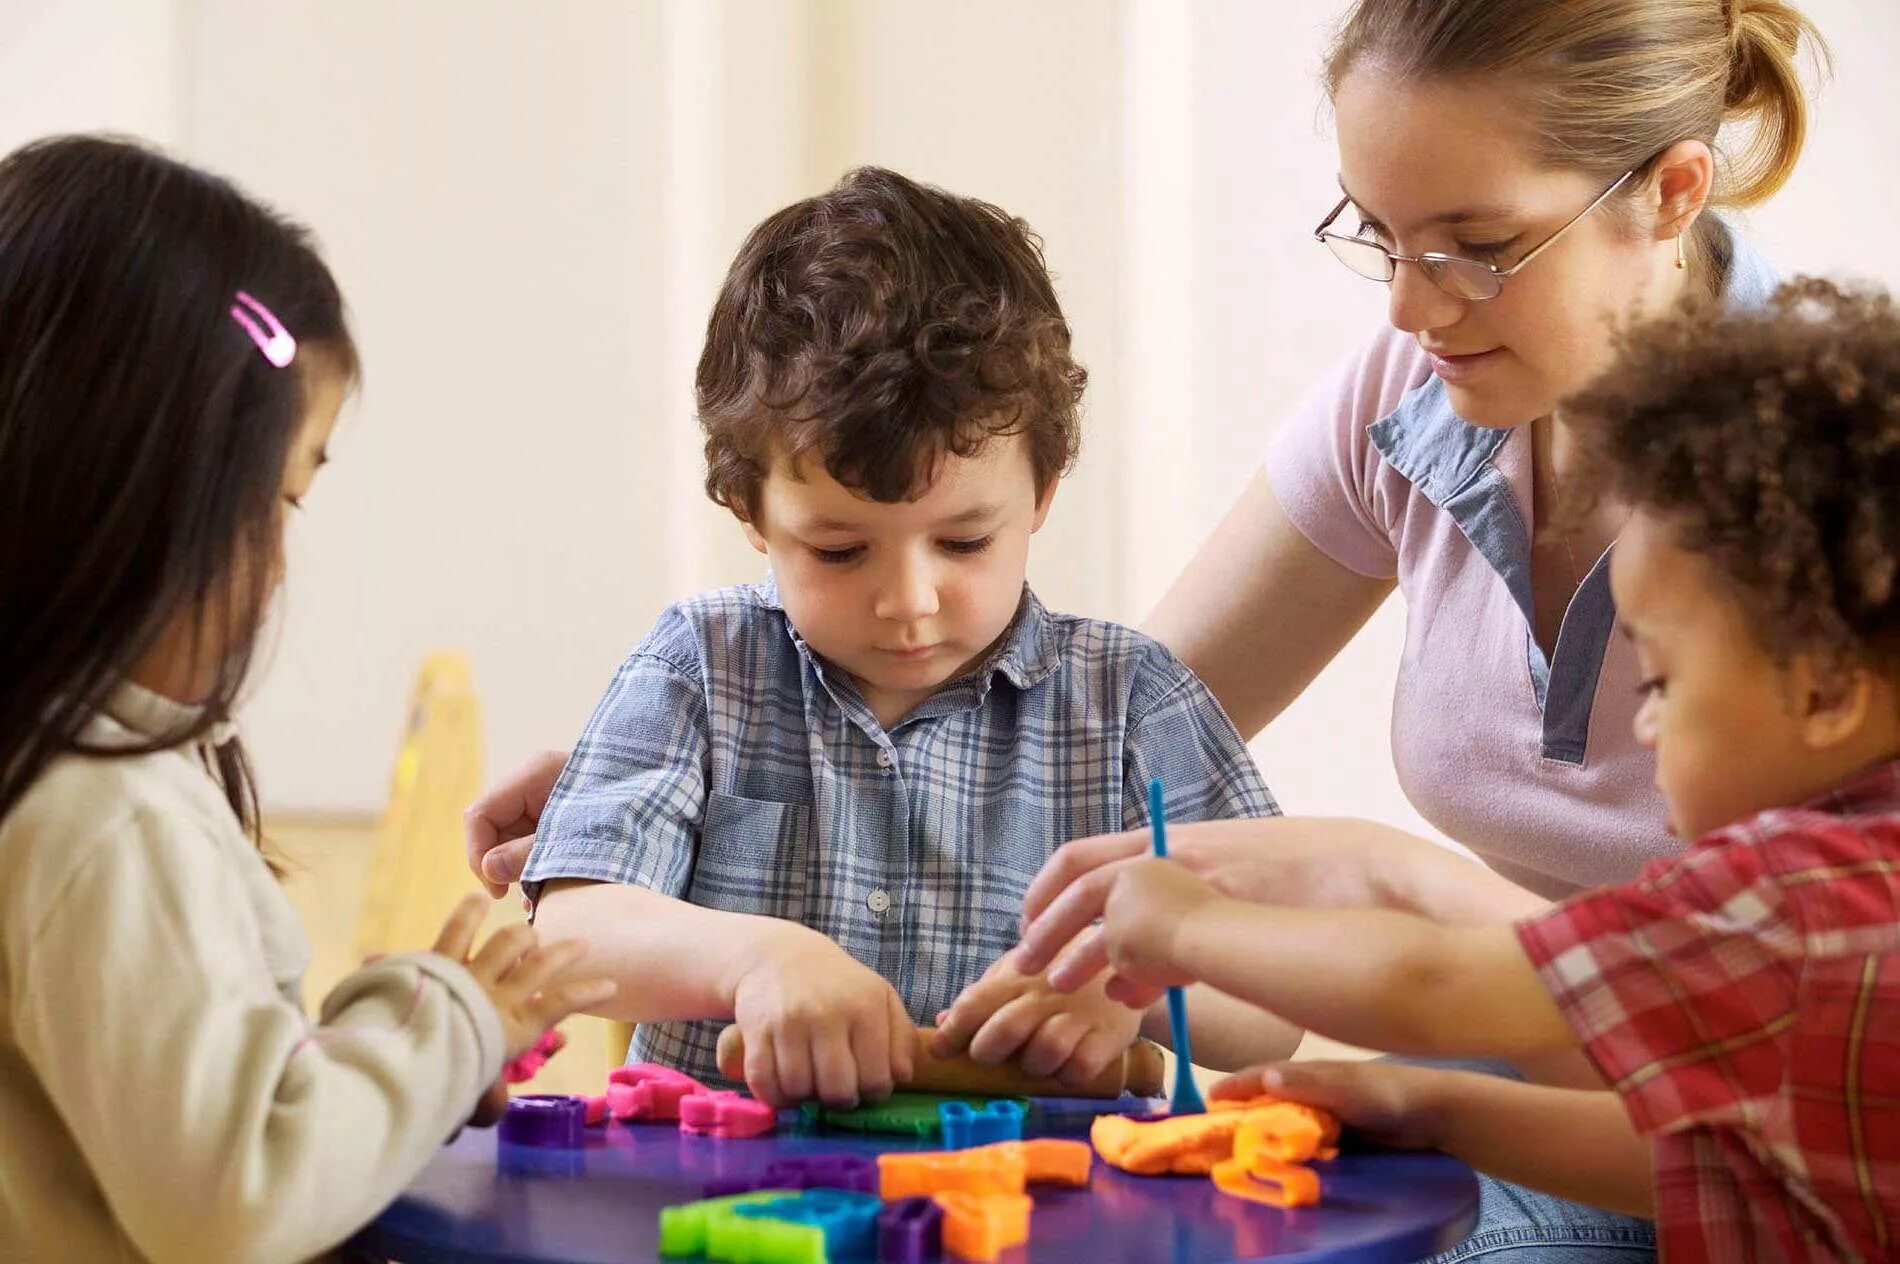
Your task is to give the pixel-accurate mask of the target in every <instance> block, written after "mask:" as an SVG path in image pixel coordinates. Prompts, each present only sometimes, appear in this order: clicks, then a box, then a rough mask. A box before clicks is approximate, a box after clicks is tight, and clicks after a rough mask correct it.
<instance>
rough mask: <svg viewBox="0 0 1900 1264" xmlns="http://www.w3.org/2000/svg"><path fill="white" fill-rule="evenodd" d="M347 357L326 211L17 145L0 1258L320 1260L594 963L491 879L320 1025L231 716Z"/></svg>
mask: <svg viewBox="0 0 1900 1264" xmlns="http://www.w3.org/2000/svg"><path fill="white" fill-rule="evenodd" d="M356 372H357V358H356V348H355V345H354V343H353V342H352V341H351V338H350V333H349V328H348V325H347V323H346V321H345V317H344V310H343V301H342V297H341V295H340V294H339V293H338V291H337V287H336V282H335V281H334V280H333V279H332V277H331V275H330V272H329V270H328V268H327V267H325V265H324V263H323V261H322V260H321V259H320V258H319V257H318V255H317V254H316V252H315V250H314V249H313V248H312V246H311V243H310V240H309V238H308V236H307V234H305V233H304V231H303V230H301V229H300V228H298V227H296V226H294V225H292V224H290V223H288V222H286V221H285V220H283V219H282V218H280V217H278V216H277V215H275V214H273V213H272V212H271V211H269V210H267V209H266V208H264V207H262V206H260V205H259V204H257V203H256V202H254V201H252V200H251V199H249V198H248V197H246V196H245V195H244V194H242V193H241V192H239V191H238V190H237V189H235V188H233V187H232V186H231V185H230V184H229V183H227V182H225V181H224V180H221V179H219V178H217V177H214V176H211V175H208V174H206V173H204V172H201V171H197V170H194V169H193V168H191V167H188V166H185V165H183V164H181V163H177V162H173V161H171V160H169V159H167V158H165V157H162V156H160V155H159V154H156V153H154V152H152V151H150V150H148V149H146V148H143V147H141V146H139V145H136V144H132V143H127V142H122V141H116V140H109V139H101V138H92V137H61V138H54V139H50V140H45V141H41V142H38V143H36V144H32V145H29V146H27V147H25V148H23V149H21V150H19V151H17V152H15V153H14V154H12V155H11V156H9V157H7V158H6V159H5V160H4V161H0V872H4V873H5V875H6V881H5V883H4V884H0V1257H4V1258H7V1259H126V1258H148V1259H153V1260H163V1259H192V1260H206V1259H242V1260H247V1261H248V1260H280V1259H301V1258H305V1257H308V1256H311V1255H314V1254H317V1253H319V1252H322V1251H324V1250H326V1249H328V1248H330V1247H333V1246H335V1245H336V1244H337V1243H339V1242H341V1241H342V1240H343V1239H345V1238H347V1237H348V1236H349V1235H350V1234H351V1233H352V1232H354V1231H355V1230H356V1229H358V1228H359V1227H361V1226H362V1225H363V1224H364V1223H365V1222H366V1221H367V1220H369V1218H370V1217H371V1216H373V1215H374V1214H375V1213H376V1212H377V1211H378V1210H379V1209H380V1208H381V1207H382V1206H383V1205H384V1204H385V1203H386V1202H388V1200H389V1199H390V1198H391V1197H393V1196H394V1195H395V1194H396V1193H397V1192H398V1191H399V1190H400V1189H401V1188H402V1187H403V1185H404V1184H406V1183H407V1182H408V1181H409V1180H410V1179H411V1178H413V1176H414V1175H415V1174H416V1172H418V1171H419V1170H420V1169H421V1167H422V1165H423V1164H424V1163H425V1162H426V1161H427V1160H428V1158H429V1156H430V1154H431V1152H432V1151H433V1150H434V1149H435V1147H436V1146H438V1145H439V1144H441V1142H442V1141H443V1140H444V1139H445V1138H447V1137H448V1136H449V1135H450V1134H452V1133H453V1132H454V1131H455V1129H456V1127H457V1126H458V1125H460V1124H461V1123H462V1122H464V1121H465V1120H467V1119H468V1118H469V1116H470V1112H471V1110H472V1109H473V1108H474V1107H475V1105H476V1102H477V1098H478V1097H479V1096H481V1095H482V1092H483V1089H484V1088H485V1086H489V1085H491V1084H493V1083H494V1081H495V1080H496V1077H497V1074H498V1072H499V1071H500V1068H501V1065H502V1062H503V1061H504V1060H505V1059H507V1058H510V1057H513V1056H514V1055H516V1054H519V1053H521V1052H523V1051H525V1050H526V1049H528V1048H530V1047H531V1046H532V1045H533V1044H534V1042H535V1040H536V1038H537V1037H539V1036H540V1035H541V1033H542V1032H543V1031H545V1030H546V1029H547V1028H548V1027H549V1026H550V1025H551V1024H553V1023H554V1022H556V1021H558V1020H559V1019H560V1018H562V1017H564V1016H565V1015H566V1014H567V1013H568V1012H570V1011H571V1010H573V1009H575V1008H577V1007H580V1006H586V1005H590V1004H595V1003H598V1002H599V1001H600V1000H602V999H604V997H605V996H606V995H607V994H608V993H610V992H611V990H612V988H611V985H610V984H598V983H592V982H577V983H570V984H566V985H563V986H559V987H550V988H547V989H546V990H542V984H543V983H545V982H546V981H548V980H549V979H550V978H552V977H553V976H554V975H555V974H556V973H557V972H560V971H561V970H563V969H565V968H566V967H568V966H571V965H572V964H573V963H574V961H575V959H576V958H577V957H578V956H579V948H578V946H576V945H570V944H547V945H542V944H537V942H536V939H535V936H534V933H533V932H532V931H531V930H530V929H528V928H527V927H516V928H510V929H509V930H506V931H503V932H501V933H500V934H498V935H496V936H494V937H493V938H492V939H490V940H489V941H488V942H487V944H485V945H484V946H483V947H482V948H481V949H480V950H479V951H478V952H472V951H471V950H472V949H473V947H474V945H473V940H474V936H475V932H476V929H477V927H478V926H479V924H480V920H481V914H482V912H483V904H484V902H483V901H481V900H480V898H479V897H475V898H474V899H473V900H472V901H470V902H465V903H464V905H463V906H462V907H460V908H459V909H458V910H457V911H456V913H455V914H454V915H453V916H452V917H451V918H450V920H449V922H448V924H447V925H446V926H445V927H444V928H443V931H442V934H441V936H440V938H439V939H438V941H437V943H436V946H435V949H436V950H435V951H434V952H430V953H413V954H403V955H400V956H391V957H385V958H382V959H380V960H378V961H376V962H374V963H372V964H371V965H369V966H367V967H365V968H364V969H362V970H359V971H357V972H356V973H355V974H352V975H350V976H349V977H348V978H346V979H345V980H344V981H343V982H342V983H341V984H340V985H339V986H338V987H337V989H336V990H335V991H334V992H332V993H331V994H330V996H329V997H328V998H327V999H326V1001H325V1003H324V1006H323V1016H322V1021H321V1022H318V1023H313V1022H311V1021H310V1020H309V1019H308V1018H307V1017H305V1015H304V1012H303V1008H302V1005H301V1000H300V976H301V974H302V972H303V969H304V967H305V966H306V965H307V964H308V962H309V956H310V952H309V947H308V944H307V943H306V941H305V939H304V937H303V934H302V932H301V929H300V928H299V927H298V925H297V922H296V918H295V915H294V913H293V912H292V910H291V907H290V904H289V902H288V901H287V900H286V899H285V897H284V894H283V892H282V890H281V889H280V888H279V886H278V885H277V882H276V881H275V878H274V876H273V874H272V873H271V871H270V869H269V868H268V867H267V865H266V864H265V862H264V860H263V858H262V856H261V855H260V853H259V850H258V847H257V845H256V844H257V840H258V836H259V834H258V820H257V807H256V802H257V800H256V795H255V792H254V790H253V787H252V781H251V776H250V772H249V769H248V766H247V765H246V762H245V759H244V754H243V750H242V748H241V746H240V745H239V744H238V742H237V740H236V738H235V736H234V735H233V732H232V728H231V711H232V707H233V704H234V702H235V700H236V699H237V697H238V696H239V694H240V692H241V690H242V689H243V687H244V684H245V681H246V679H247V678H248V676H249V674H250V669H251V665H252V662H253V659H254V655H255V649H256V645H257V641H258V638H259V634H260V629H261V628H262V626H263V624H264V620H265V613H266V610H267V608H268V606H269V603H270V600H271V597H272V594H273V593H274V591H275V590H276V588H277V587H278V585H279V583H280V582H281V580H282V577H283V553H282V543H283V531H284V523H285V519H286V516H287V515H288V514H289V513H290V512H291V511H293V510H295V509H297V508H299V507H300V506H301V504H302V501H303V498H304V496H305V494H306V493H308V491H309V490H310V486H311V483H312V481H313V480H314V479H315V477H316V473H317V470H318V468H319V467H320V466H321V465H322V464H323V463H324V460H325V456H324V449H325V445H326V442H327V440H328V438H329V434H330V430H331V428H332V426H333V425H334V424H335V421H336V415H337V411H338V408H339V406H340V405H341V403H342V400H343V397H344V395H345V394H346V393H347V391H348V389H349V388H350V386H351V385H352V383H353V382H354V380H355V377H356Z"/></svg>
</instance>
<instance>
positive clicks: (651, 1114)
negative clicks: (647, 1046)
mask: <svg viewBox="0 0 1900 1264" xmlns="http://www.w3.org/2000/svg"><path fill="white" fill-rule="evenodd" d="M706 1091H707V1090H706V1086H705V1085H703V1084H701V1083H700V1082H699V1081H698V1080H696V1079H694V1078H693V1077H692V1076H690V1075H687V1074H686V1073H685V1072H683V1071H675V1070H674V1069H673V1068H672V1067H665V1066H661V1065H659V1064H658V1063H656V1062H636V1063H635V1064H633V1065H632V1066H623V1067H615V1068H614V1069H613V1070H611V1071H609V1072H608V1073H607V1112H608V1113H609V1114H610V1115H612V1116H613V1117H614V1118H615V1119H620V1120H629V1119H678V1118H679V1117H680V1100H681V1099H682V1098H685V1097H690V1096H691V1095H692V1094H694V1093H704V1092H706Z"/></svg>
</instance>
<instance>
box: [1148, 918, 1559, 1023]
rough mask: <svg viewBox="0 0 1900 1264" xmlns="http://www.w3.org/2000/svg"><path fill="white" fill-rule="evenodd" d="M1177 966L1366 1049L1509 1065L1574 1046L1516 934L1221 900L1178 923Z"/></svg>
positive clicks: (1502, 928) (1419, 920)
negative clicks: (1484, 1058) (1493, 1059)
mask: <svg viewBox="0 0 1900 1264" xmlns="http://www.w3.org/2000/svg"><path fill="white" fill-rule="evenodd" d="M1174 958H1175V964H1176V965H1177V966H1178V967H1180V968H1181V969H1182V970H1183V971H1184V972H1185V973H1187V974H1189V975H1191V976H1193V977H1194V978H1196V979H1198V980H1200V981H1201V982H1203V983H1205V984H1207V985H1208V986H1210V987H1212V988H1215V989H1217V990H1219V991H1221V992H1225V993H1227V994H1228V995H1229V996H1232V997H1236V998H1238V999H1240V1000H1242V1001H1245V1002H1247V1003H1249V1004H1252V1005H1256V1006H1259V1007H1261V1008H1263V1009H1267V1010H1270V1011H1272V1012H1273V1013H1275V1014H1278V1015H1279V1016H1280V1017H1281V1018H1283V1019H1284V1020H1286V1022H1288V1023H1289V1024H1292V1025H1296V1026H1299V1027H1303V1028H1307V1029H1310V1030H1312V1031H1316V1032H1319V1033H1320V1034H1321V1035H1324V1036H1330V1037H1332V1038H1333V1039H1335V1040H1341V1041H1344V1042H1346V1043H1347V1044H1352V1045H1359V1046H1362V1047H1365V1048H1371V1049H1383V1050H1389V1051H1391V1052H1394V1053H1411V1054H1422V1055H1432V1056H1451V1055H1460V1054H1467V1055H1490V1056H1497V1057H1513V1056H1518V1055H1522V1054H1529V1053H1538V1052H1543V1051H1547V1050H1552V1049H1563V1048H1568V1047H1571V1046H1572V1045H1574V1044H1575V1037H1574V1036H1573V1035H1572V1034H1571V1031H1570V1028H1569V1025H1568V1024H1567V1023H1566V1022H1565V1021H1564V1019H1563V1016H1562V1015H1561V1014H1560V1013H1559V1012H1558V1011H1557V1008H1556V1006H1555V1004H1554V1003H1553V1002H1552V1001H1551V1000H1550V997H1549V994H1548V993H1547V992H1546V991H1545V990H1544V988H1543V985H1542V984H1541V982H1539V980H1538V978H1537V973H1536V971H1535V970H1534V969H1533V968H1532V967H1531V964H1530V962H1529V960H1528V959H1527V958H1526V957H1525V956H1524V955H1523V952H1522V951H1521V950H1520V949H1519V948H1518V947H1517V942H1516V939H1515V936H1514V935H1513V934H1512V932H1511V929H1510V928H1509V927H1508V926H1473V927H1460V926H1442V925H1438V924H1436V923H1433V922H1429V921H1426V920H1425V919H1423V918H1420V917H1416V916H1414V915H1411V914H1405V913H1396V912H1392V911H1390V910H1385V909H1337V910H1335V909H1294V908H1276V907H1269V906H1264V905H1258V904H1250V903H1246V902H1244V901H1237V900H1220V901H1217V902H1215V903H1213V904H1210V905H1208V906H1206V907H1205V908H1204V909H1203V910H1202V911H1201V912H1199V913H1197V914H1196V915H1195V916H1194V917H1192V918H1190V919H1188V920H1187V921H1186V922H1184V923H1183V924H1182V926H1181V927H1180V929H1179V930H1178V931H1177V932H1176V935H1175V940H1174Z"/></svg>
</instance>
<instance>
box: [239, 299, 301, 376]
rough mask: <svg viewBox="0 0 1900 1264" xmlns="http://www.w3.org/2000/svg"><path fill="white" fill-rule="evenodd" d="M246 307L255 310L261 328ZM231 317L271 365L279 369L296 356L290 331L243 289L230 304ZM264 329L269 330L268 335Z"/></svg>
mask: <svg viewBox="0 0 1900 1264" xmlns="http://www.w3.org/2000/svg"><path fill="white" fill-rule="evenodd" d="M246 307H248V308H250V309H251V312H256V313H257V318H258V320H261V321H263V322H264V325H263V327H262V328H260V327H259V326H258V323H257V321H256V320H252V319H251V312H247V311H245V310H244V309H245V308H246ZM231 319H232V320H235V321H236V322H237V323H238V324H240V325H242V326H243V327H244V332H245V333H247V334H249V335H250V336H251V341H252V342H254V343H256V344H257V349H258V350H259V351H262V352H263V353H264V358H265V359H266V360H269V361H270V362H271V364H272V366H273V367H275V368H279V369H281V368H283V367H284V366H285V365H287V364H289V363H290V362H291V361H292V360H295V359H296V358H297V340H296V339H295V338H293V337H291V336H290V331H289V330H288V329H285V328H284V326H283V324H282V322H280V321H279V320H278V319H277V317H275V316H273V315H271V310H270V308H268V307H266V306H264V305H263V304H262V303H260V302H258V301H257V300H256V299H254V298H252V297H251V296H250V295H249V294H246V293H245V292H244V291H243V290H239V291H238V292H237V303H234V304H232V306H231ZM265 329H269V330H270V333H269V334H268V335H266V334H265V332H264V330H265Z"/></svg>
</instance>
